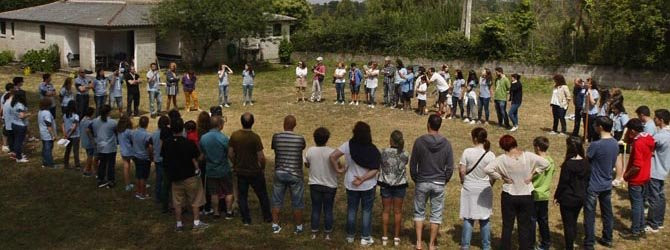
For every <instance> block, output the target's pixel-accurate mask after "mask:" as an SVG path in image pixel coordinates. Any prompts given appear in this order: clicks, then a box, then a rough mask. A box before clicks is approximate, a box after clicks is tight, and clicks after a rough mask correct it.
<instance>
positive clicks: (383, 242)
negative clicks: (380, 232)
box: [361, 236, 389, 246]
mask: <svg viewBox="0 0 670 250" xmlns="http://www.w3.org/2000/svg"><path fill="white" fill-rule="evenodd" d="M388 242H389V237H386V236H384V237H382V246H386V245H388ZM361 244H362V243H361Z"/></svg>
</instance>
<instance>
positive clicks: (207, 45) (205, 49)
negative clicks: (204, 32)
mask: <svg viewBox="0 0 670 250" xmlns="http://www.w3.org/2000/svg"><path fill="white" fill-rule="evenodd" d="M214 42H215V40H208V41H206V42H205V43H204V44H203V45H202V51H201V53H200V59H198V67H203V66H204V64H205V59H206V58H207V53H208V52H209V49H210V48H211V47H212V45H214Z"/></svg>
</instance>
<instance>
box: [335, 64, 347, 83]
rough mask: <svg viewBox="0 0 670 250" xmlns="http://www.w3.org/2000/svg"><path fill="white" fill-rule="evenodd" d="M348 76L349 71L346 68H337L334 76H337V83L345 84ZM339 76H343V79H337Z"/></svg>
mask: <svg viewBox="0 0 670 250" xmlns="http://www.w3.org/2000/svg"><path fill="white" fill-rule="evenodd" d="M346 74H347V70H346V69H344V68H337V69H335V75H334V76H335V82H337V83H343V82H344V79H345V77H347V76H346ZM338 75H342V78H338V77H337V76H338Z"/></svg>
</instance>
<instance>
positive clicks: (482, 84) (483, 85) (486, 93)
mask: <svg viewBox="0 0 670 250" xmlns="http://www.w3.org/2000/svg"><path fill="white" fill-rule="evenodd" d="M491 93H493V75H492V74H491V70H490V69H484V71H482V76H481V77H480V78H479V106H478V108H477V123H483V124H484V125H487V124H489V101H491ZM482 109H483V110H484V113H483V114H484V115H485V116H484V117H485V118H486V120H482Z"/></svg>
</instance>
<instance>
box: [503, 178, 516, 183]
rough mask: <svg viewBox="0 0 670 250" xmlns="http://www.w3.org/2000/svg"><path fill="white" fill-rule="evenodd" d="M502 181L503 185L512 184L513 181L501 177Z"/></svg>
mask: <svg viewBox="0 0 670 250" xmlns="http://www.w3.org/2000/svg"><path fill="white" fill-rule="evenodd" d="M502 180H503V182H504V183H505V184H514V180H512V179H510V178H507V177H503V178H502Z"/></svg>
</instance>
